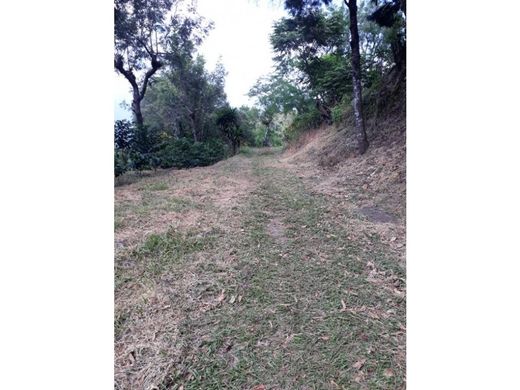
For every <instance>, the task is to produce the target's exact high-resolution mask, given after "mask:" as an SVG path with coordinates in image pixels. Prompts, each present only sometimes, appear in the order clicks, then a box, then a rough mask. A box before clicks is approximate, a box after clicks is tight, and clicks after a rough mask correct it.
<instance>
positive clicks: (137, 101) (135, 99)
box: [114, 55, 162, 127]
mask: <svg viewBox="0 0 520 390" xmlns="http://www.w3.org/2000/svg"><path fill="white" fill-rule="evenodd" d="M151 63H152V67H151V69H148V71H147V72H146V73H145V75H144V78H143V81H142V84H141V88H139V85H138V83H137V78H136V77H135V74H134V72H133V70H132V68H129V69H125V66H124V60H123V57H122V56H121V55H116V56H115V57H114V68H116V69H117V70H118V71H119V73H121V74H122V75H123V76H125V78H126V79H127V80H128V82H129V83H130V85H131V86H132V91H133V96H132V112H133V113H134V118H135V123H136V125H137V126H139V127H143V125H144V120H143V114H142V113H141V101H142V100H143V99H144V94H145V93H146V88H147V87H148V82H149V81H150V77H152V76H153V75H154V74H155V72H157V71H158V70H159V69H160V68H161V67H162V63H161V62H160V61H158V60H157V57H156V56H155V55H154V56H152V58H151Z"/></svg>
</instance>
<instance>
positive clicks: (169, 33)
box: [114, 0, 201, 127]
mask: <svg viewBox="0 0 520 390" xmlns="http://www.w3.org/2000/svg"><path fill="white" fill-rule="evenodd" d="M182 3H183V1H182V0H115V4H114V39H115V44H114V46H115V53H114V68H115V69H116V70H117V72H119V73H120V74H122V75H123V76H124V77H125V78H126V79H127V80H128V82H129V83H130V85H131V87H132V105H131V107H132V112H133V114H134V119H135V122H136V124H137V125H138V126H140V127H142V126H143V124H144V120H143V114H142V112H141V101H142V100H143V99H144V96H145V93H146V89H147V87H148V84H149V83H150V80H151V78H152V76H153V75H154V74H155V73H156V72H157V71H158V70H159V69H160V68H161V67H162V66H163V57H164V55H165V54H166V51H167V50H168V47H169V46H171V42H172V39H173V38H174V37H177V36H179V35H181V36H183V37H190V35H191V33H192V32H193V31H195V30H198V29H200V27H201V19H200V18H198V17H197V15H196V14H195V10H194V9H193V8H189V9H188V12H189V14H191V15H190V16H189V17H188V16H185V15H181V13H180V12H173V13H172V12H171V11H172V7H173V5H174V4H175V6H176V11H177V10H178V8H177V6H179V5H180V4H182ZM185 40H186V39H185ZM192 40H194V41H196V38H192Z"/></svg>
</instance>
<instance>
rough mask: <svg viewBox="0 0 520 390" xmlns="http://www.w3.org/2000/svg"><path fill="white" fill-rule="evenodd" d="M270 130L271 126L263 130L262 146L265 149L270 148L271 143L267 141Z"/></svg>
mask: <svg viewBox="0 0 520 390" xmlns="http://www.w3.org/2000/svg"><path fill="white" fill-rule="evenodd" d="M269 130H271V124H269V125H267V126H266V128H265V134H264V142H263V146H265V147H270V146H271V142H270V140H269V138H270V137H269V133H270V131H269Z"/></svg>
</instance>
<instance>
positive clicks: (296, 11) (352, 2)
mask: <svg viewBox="0 0 520 390" xmlns="http://www.w3.org/2000/svg"><path fill="white" fill-rule="evenodd" d="M343 1H344V3H345V5H346V6H347V8H348V10H349V30H350V51H351V52H350V56H351V67H352V71H351V72H352V89H353V99H352V104H353V108H354V120H355V130H356V138H357V143H358V152H359V153H360V154H363V153H365V152H366V150H367V148H368V140H367V135H366V131H365V122H364V119H363V106H362V84H361V56H360V52H359V32H358V21H357V2H356V0H343ZM330 3H331V0H285V7H286V9H288V10H289V12H290V13H291V15H293V16H294V17H296V18H307V19H309V18H310V17H312V15H314V14H315V13H316V9H319V8H320V7H321V6H322V5H329V4H330ZM310 20H312V19H310ZM311 48H312V47H311Z"/></svg>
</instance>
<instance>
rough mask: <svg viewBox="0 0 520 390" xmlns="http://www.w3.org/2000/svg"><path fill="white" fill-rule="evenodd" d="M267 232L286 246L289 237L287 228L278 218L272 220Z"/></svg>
mask: <svg viewBox="0 0 520 390" xmlns="http://www.w3.org/2000/svg"><path fill="white" fill-rule="evenodd" d="M267 232H268V233H269V235H270V236H271V237H272V238H273V239H274V240H275V241H276V242H278V243H279V244H282V245H283V244H285V243H286V242H287V237H286V236H285V226H284V224H283V223H282V221H280V220H279V219H278V218H272V219H271V220H270V221H269V223H268V224H267Z"/></svg>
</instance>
